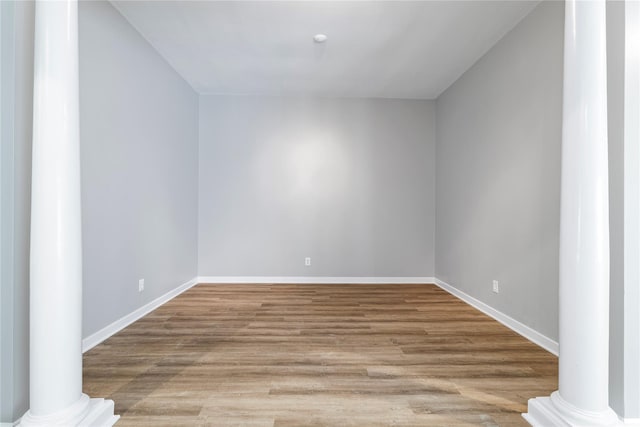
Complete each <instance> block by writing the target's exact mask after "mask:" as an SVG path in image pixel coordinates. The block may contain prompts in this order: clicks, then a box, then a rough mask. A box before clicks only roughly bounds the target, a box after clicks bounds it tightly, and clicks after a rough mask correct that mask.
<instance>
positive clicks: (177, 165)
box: [79, 2, 198, 337]
mask: <svg viewBox="0 0 640 427" xmlns="http://www.w3.org/2000/svg"><path fill="white" fill-rule="evenodd" d="M79 36H80V110H81V113H80V137H81V158H82V209H83V245H84V251H83V255H84V325H83V327H84V333H83V335H84V336H85V337H86V336H88V335H89V334H91V333H94V332H96V331H98V330H100V329H101V328H103V327H105V326H107V325H108V324H110V323H111V322H113V321H115V320H117V319H119V318H121V317H122V316H124V315H126V314H129V313H131V312H132V311H134V310H135V309H137V308H139V307H141V306H142V305H144V304H146V303H148V302H150V301H151V300H153V299H155V298H157V297H159V296H161V295H163V294H165V293H166V292H168V291H170V290H172V289H174V288H176V287H177V286H179V285H181V284H183V283H185V282H187V281H189V280H190V279H192V278H193V277H194V276H195V275H196V265H197V255H196V251H197V203H198V201H197V188H198V181H197V179H198V175H197V168H198V163H197V155H198V97H197V95H196V94H195V92H194V91H193V90H192V89H191V87H190V86H189V85H187V83H186V82H185V81H184V80H183V79H182V78H181V77H180V76H179V75H178V74H177V73H176V72H175V71H174V70H173V69H172V68H171V67H170V66H169V65H168V64H167V63H166V62H165V61H164V60H163V59H162V57H160V55H159V54H158V53H157V52H156V51H155V50H154V49H153V48H152V47H151V46H150V45H149V44H148V43H147V42H146V41H145V40H144V39H143V38H142V37H141V36H140V35H139V33H137V32H136V31H135V30H134V29H133V27H131V26H130V25H129V24H128V23H127V21H126V20H125V19H124V18H123V17H122V16H121V15H120V14H119V13H118V12H117V11H116V10H115V9H114V8H113V7H112V6H111V5H110V4H109V3H107V2H81V3H80V9H79ZM142 278H144V279H145V290H144V292H142V293H138V279H142Z"/></svg>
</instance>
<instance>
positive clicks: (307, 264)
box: [304, 257, 311, 267]
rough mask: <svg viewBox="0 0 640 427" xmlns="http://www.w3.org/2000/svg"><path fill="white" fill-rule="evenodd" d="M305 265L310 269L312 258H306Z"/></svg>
mask: <svg viewBox="0 0 640 427" xmlns="http://www.w3.org/2000/svg"><path fill="white" fill-rule="evenodd" d="M304 265H305V266H307V267H309V266H310V265H311V257H306V258H305V259H304Z"/></svg>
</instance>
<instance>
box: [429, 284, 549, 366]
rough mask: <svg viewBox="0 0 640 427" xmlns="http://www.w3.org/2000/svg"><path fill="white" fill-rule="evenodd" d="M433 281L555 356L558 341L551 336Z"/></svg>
mask: <svg viewBox="0 0 640 427" xmlns="http://www.w3.org/2000/svg"><path fill="white" fill-rule="evenodd" d="M434 283H435V284H436V285H438V286H439V287H440V288H442V289H444V290H445V291H447V292H449V293H450V294H452V295H454V296H456V297H458V298H460V299H461V300H462V301H464V302H466V303H467V304H469V305H471V306H473V307H475V308H477V309H478V310H480V311H481V312H483V313H484V314H486V315H487V316H490V317H493V318H494V319H495V320H497V321H498V322H500V323H502V324H503V325H505V326H506V327H507V328H509V329H511V330H513V331H514V332H516V333H518V334H520V335H522V336H523V337H525V338H526V339H528V340H529V341H531V342H533V343H534V344H537V345H539V346H540V347H542V348H544V349H545V350H547V351H548V352H550V353H553V354H555V355H556V356H557V355H558V343H557V342H556V341H554V340H552V339H551V338H549V337H547V336H545V335H542V334H541V333H540V332H538V331H536V330H534V329H531V328H530V327H528V326H527V325H525V324H524V323H520V322H518V321H517V320H515V319H513V318H512V317H509V316H507V315H506V314H504V313H502V312H501V311H498V310H496V309H495V308H493V307H491V306H489V305H487V304H485V303H483V302H482V301H480V300H477V299H475V298H474V297H472V296H471V295H469V294H466V293H464V292H462V291H461V290H459V289H457V288H454V287H453V286H451V285H450V284H448V283H446V282H443V281H442V280H440V279H437V278H436V279H435V280H434Z"/></svg>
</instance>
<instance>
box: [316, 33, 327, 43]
mask: <svg viewBox="0 0 640 427" xmlns="http://www.w3.org/2000/svg"><path fill="white" fill-rule="evenodd" d="M313 41H314V42H316V43H324V42H326V41H327V36H326V35H324V34H316V35H315V36H313Z"/></svg>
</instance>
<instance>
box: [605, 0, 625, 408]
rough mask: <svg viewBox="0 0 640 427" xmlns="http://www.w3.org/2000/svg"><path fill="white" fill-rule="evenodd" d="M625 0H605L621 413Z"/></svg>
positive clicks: (613, 345)
mask: <svg viewBox="0 0 640 427" xmlns="http://www.w3.org/2000/svg"><path fill="white" fill-rule="evenodd" d="M624 32H625V22H624V2H621V1H619V0H615V1H611V0H608V1H607V61H608V67H607V78H608V83H607V86H608V87H607V91H608V93H607V94H608V120H609V124H608V130H609V224H610V225H609V233H610V235H609V247H610V251H611V263H610V290H611V294H610V299H609V306H610V324H609V330H610V333H609V340H610V341H609V404H610V405H611V408H612V409H613V410H614V411H616V413H618V414H620V415H624V413H625V408H624Z"/></svg>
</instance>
